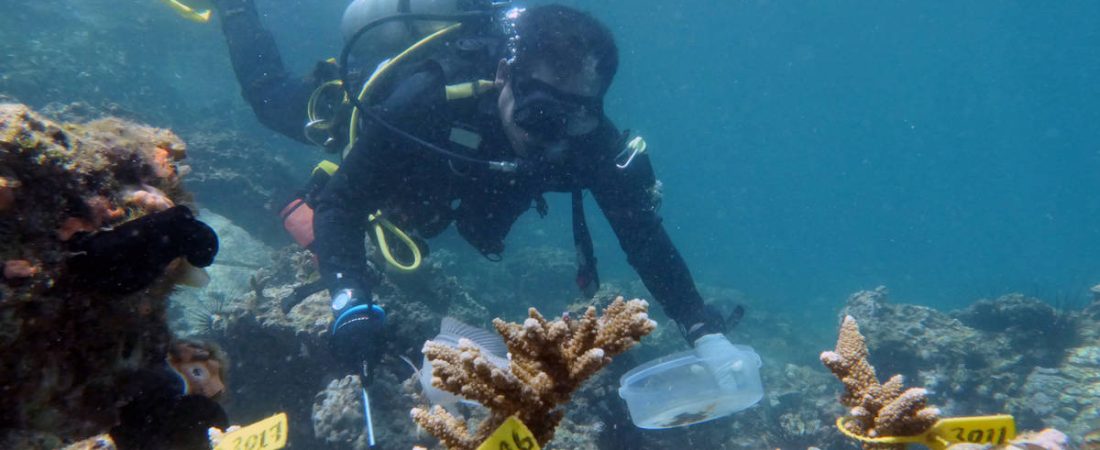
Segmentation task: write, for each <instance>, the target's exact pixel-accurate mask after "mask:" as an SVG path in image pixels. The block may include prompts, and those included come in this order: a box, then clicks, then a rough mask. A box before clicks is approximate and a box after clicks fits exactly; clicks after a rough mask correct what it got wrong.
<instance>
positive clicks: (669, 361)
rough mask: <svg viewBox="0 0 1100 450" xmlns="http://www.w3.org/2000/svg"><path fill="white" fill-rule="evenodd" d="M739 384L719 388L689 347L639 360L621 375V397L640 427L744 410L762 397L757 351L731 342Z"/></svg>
mask: <svg viewBox="0 0 1100 450" xmlns="http://www.w3.org/2000/svg"><path fill="white" fill-rule="evenodd" d="M733 347H734V349H735V353H734V354H733V355H730V357H731V358H733V359H735V362H734V370H735V375H734V378H735V379H736V381H737V383H736V384H737V386H736V387H735V388H733V389H727V390H723V389H721V388H719V386H718V382H717V381H715V379H714V377H713V376H712V375H711V374H710V372H709V371H708V370H707V369H706V367H705V366H704V365H703V363H702V362H701V361H700V360H699V358H698V357H696V356H695V352H693V351H685V352H679V353H673V354H671V355H668V356H664V357H661V358H658V359H655V360H653V361H650V362H647V363H645V364H642V365H640V366H638V367H636V368H634V369H633V370H631V371H630V372H627V373H626V374H625V375H623V376H622V378H620V379H619V385H620V386H619V397H622V398H623V400H625V401H626V406H627V408H628V409H629V410H630V418H631V420H633V421H634V425H636V426H638V427H639V428H647V429H661V428H675V427H682V426H687V425H691V424H696V423H700V422H706V421H708V420H714V419H717V418H720V417H724V416H727V415H730V414H733V413H735V412H737V411H741V410H743V409H746V408H748V407H750V406H752V405H755V404H756V402H759V401H760V399H761V398H763V397H764V387H763V386H762V385H761V383H760V365H761V362H760V356H759V355H757V354H756V352H755V351H753V349H752V347H749V346H747V345H734V346H733Z"/></svg>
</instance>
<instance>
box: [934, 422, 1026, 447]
mask: <svg viewBox="0 0 1100 450" xmlns="http://www.w3.org/2000/svg"><path fill="white" fill-rule="evenodd" d="M925 435H927V436H928V439H927V442H930V443H931V442H936V443H937V444H940V445H942V447H939V448H947V446H948V445H951V444H961V443H971V444H993V445H1003V444H1005V443H1007V442H1009V441H1011V440H1013V439H1015V438H1016V421H1015V420H1013V419H1012V416H1010V415H1007V414H1001V415H997V416H977V417H952V418H949V419H940V421H939V422H936V424H935V425H932V429H930V430H928V432H927V433H925ZM929 447H932V448H933V449H936V448H937V447H933V446H932V445H930V446H929Z"/></svg>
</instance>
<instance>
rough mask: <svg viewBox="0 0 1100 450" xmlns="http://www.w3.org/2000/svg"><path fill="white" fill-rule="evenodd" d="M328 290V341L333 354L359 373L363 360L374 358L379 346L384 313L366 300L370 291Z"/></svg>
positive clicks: (375, 358) (367, 360)
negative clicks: (329, 302)
mask: <svg viewBox="0 0 1100 450" xmlns="http://www.w3.org/2000/svg"><path fill="white" fill-rule="evenodd" d="M330 292H331V293H332V312H333V315H335V317H336V319H335V320H334V321H333V323H332V336H331V337H330V338H329V344H330V347H331V349H332V353H333V356H335V357H336V359H337V360H338V361H340V363H341V364H342V365H344V366H345V368H346V369H347V370H349V371H351V372H353V373H362V371H363V363H364V362H367V363H371V364H373V363H374V362H376V361H378V360H379V359H380V356H381V350H382V346H383V342H382V329H383V326H384V325H385V323H386V312H385V311H384V310H383V309H382V308H381V307H380V306H378V305H374V304H372V303H371V302H370V294H369V293H367V292H365V291H362V290H359V289H352V288H344V289H336V290H332V291H330Z"/></svg>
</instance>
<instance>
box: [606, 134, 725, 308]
mask: <svg viewBox="0 0 1100 450" xmlns="http://www.w3.org/2000/svg"><path fill="white" fill-rule="evenodd" d="M597 164H598V165H599V168H598V169H597V170H596V174H595V176H594V179H593V180H592V185H591V189H592V194H593V196H594V197H595V199H596V202H597V203H598V204H599V206H600V209H602V210H603V213H604V216H606V217H607V220H608V222H610V224H611V228H612V229H613V230H614V231H615V235H616V236H618V238H619V244H620V245H621V246H622V249H623V252H625V253H626V256H627V261H628V262H629V263H630V265H631V266H632V267H634V270H635V271H637V272H638V276H639V277H640V278H641V279H642V282H643V283H644V284H645V286H646V288H648V289H649V291H650V293H652V294H653V297H654V298H655V299H656V300H657V302H658V303H660V304H661V306H662V307H663V308H664V311H665V313H666V314H667V315H668V316H669V317H671V318H672V319H673V320H675V321H676V322H677V323H679V324H680V325H682V326H684V327H686V328H690V327H692V326H693V325H695V324H698V323H704V322H707V317H706V316H707V314H706V312H705V309H704V305H703V299H702V297H701V296H700V295H699V291H698V290H697V289H696V287H695V281H694V280H693V279H692V277H691V272H690V271H689V270H688V267H687V263H685V262H684V259H683V258H682V257H681V256H680V252H679V251H677V250H676V246H675V245H673V243H672V239H670V238H669V236H668V233H667V232H666V231H665V228H664V225H663V224H662V223H661V222H662V220H661V217H660V215H658V214H657V206H658V203H659V201H660V200H659V198H658V197H657V196H658V195H659V193H657V191H656V183H657V180H656V177H655V176H654V174H653V168H652V166H651V165H650V162H649V158H648V157H647V156H646V155H645V154H640V155H638V156H637V157H636V158H635V159H634V161H632V162H631V164H630V165H629V166H628V167H627V168H626V169H619V168H617V167H615V164H614V161H613V160H611V159H605V160H602V161H600V162H598V163H597Z"/></svg>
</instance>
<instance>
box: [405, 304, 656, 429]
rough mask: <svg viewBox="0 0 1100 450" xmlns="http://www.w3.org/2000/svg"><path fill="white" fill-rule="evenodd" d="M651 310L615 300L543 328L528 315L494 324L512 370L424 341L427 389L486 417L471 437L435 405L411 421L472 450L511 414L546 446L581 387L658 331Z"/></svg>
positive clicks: (470, 351)
mask: <svg viewBox="0 0 1100 450" xmlns="http://www.w3.org/2000/svg"><path fill="white" fill-rule="evenodd" d="M648 309H649V305H648V304H647V303H646V302H645V301H644V300H630V301H624V300H623V298H622V297H619V298H617V299H615V301H614V302H612V303H611V305H609V306H608V307H607V309H605V310H604V312H603V315H601V316H597V315H596V308H593V307H589V308H588V310H587V311H585V313H584V315H583V316H582V317H580V318H579V319H573V320H569V319H565V318H563V319H558V320H554V321H547V320H546V319H545V318H544V317H543V316H542V314H539V312H538V311H537V310H535V308H531V309H530V310H529V315H530V317H529V318H528V319H527V320H525V321H524V322H523V324H516V323H507V322H504V321H503V320H501V319H495V320H494V321H493V325H494V326H495V327H496V329H497V331H498V332H499V333H500V334H501V335H502V336H504V342H505V344H507V346H508V351H509V353H510V357H511V358H510V359H511V362H510V364H509V370H504V369H502V368H498V367H497V366H494V365H493V364H492V363H490V362H489V360H488V359H486V358H485V357H484V356H482V355H481V352H480V350H479V349H478V348H477V347H476V346H474V345H472V344H471V343H470V342H469V341H465V340H463V341H464V342H463V341H460V342H459V345H458V348H451V347H448V346H446V345H440V344H436V343H432V342H428V343H427V344H425V345H424V354H425V355H427V356H428V359H429V360H431V362H432V367H433V369H434V371H435V372H434V376H435V377H434V378H433V380H432V384H433V385H435V386H436V387H438V388H440V389H443V390H446V391H448V392H451V393H454V394H458V395H461V396H463V397H465V398H468V399H471V400H475V401H477V402H480V403H481V404H482V405H485V406H486V407H487V408H489V411H490V415H489V418H488V419H486V420H484V421H482V422H481V424H480V426H479V427H478V429H477V431H476V432H475V433H472V434H471V433H470V430H469V428H468V427H467V426H466V423H465V422H463V421H462V420H461V419H458V418H456V417H454V416H452V415H451V414H450V413H448V412H447V411H446V410H444V409H443V408H442V407H439V406H435V407H433V408H432V409H431V410H430V411H429V410H424V409H421V408H413V410H412V417H413V420H415V421H416V423H418V424H420V426H422V427H424V428H425V429H426V430H428V431H429V432H430V433H432V434H433V435H434V436H436V437H437V438H439V440H440V441H441V442H442V443H443V444H444V445H445V446H446V447H447V448H448V449H452V450H455V449H475V448H477V446H478V445H479V444H480V443H481V442H482V441H484V440H485V439H486V438H488V437H489V435H490V433H492V432H493V430H495V429H496V428H497V427H498V426H500V424H502V423H503V422H504V421H505V420H506V419H507V418H508V417H509V416H512V415H515V416H517V417H518V418H519V420H520V421H522V422H523V423H524V424H526V425H527V427H528V428H529V429H530V430H531V432H532V433H533V434H534V436H535V439H536V440H538V442H539V444H540V445H543V444H546V443H547V442H549V441H550V439H552V438H553V437H554V429H555V428H557V426H558V423H559V422H560V421H561V419H562V417H563V416H564V415H565V411H564V410H563V409H561V408H560V406H561V405H564V404H565V403H567V402H568V401H569V399H570V397H571V396H572V394H573V392H574V391H576V390H577V388H579V387H580V385H581V383H583V382H584V381H585V380H586V379H588V377H590V376H592V375H593V374H595V373H596V372H597V371H599V370H600V369H602V368H603V367H604V366H607V365H608V364H609V363H610V362H611V357H612V356H615V355H618V354H619V353H622V352H624V351H626V350H627V349H629V348H630V347H631V346H633V345H634V344H636V343H638V341H639V340H640V339H641V338H642V337H643V336H645V335H647V334H649V333H650V332H651V331H653V329H654V328H655V327H656V326H657V324H656V322H654V321H652V320H650V319H649V316H648V315H647V311H648Z"/></svg>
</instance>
